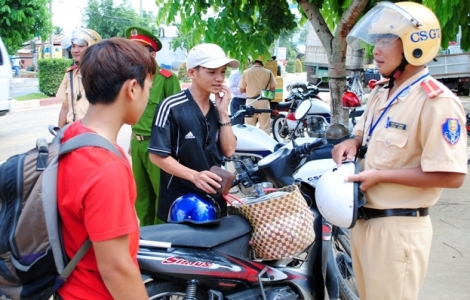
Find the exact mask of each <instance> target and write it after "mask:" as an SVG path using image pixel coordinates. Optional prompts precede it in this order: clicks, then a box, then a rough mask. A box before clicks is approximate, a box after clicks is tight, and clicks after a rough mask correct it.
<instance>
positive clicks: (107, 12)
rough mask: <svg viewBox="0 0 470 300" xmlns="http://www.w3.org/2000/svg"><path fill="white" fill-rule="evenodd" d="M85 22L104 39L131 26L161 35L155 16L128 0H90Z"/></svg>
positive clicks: (122, 32)
mask: <svg viewBox="0 0 470 300" xmlns="http://www.w3.org/2000/svg"><path fill="white" fill-rule="evenodd" d="M0 1H1V0H0ZM83 24H84V27H86V28H90V29H93V30H95V31H96V32H98V33H99V34H100V35H101V37H102V38H103V39H105V38H109V37H116V36H117V37H124V36H125V32H126V29H127V28H128V27H130V26H139V27H142V28H145V29H147V30H149V31H151V32H152V33H153V34H155V35H157V36H159V35H160V32H159V29H158V28H157V27H156V25H155V16H154V15H153V14H152V13H149V12H146V11H143V12H142V16H140V15H139V14H138V13H137V12H136V11H135V10H134V8H133V7H132V4H130V3H129V2H128V1H127V0H124V1H123V2H122V3H121V4H119V5H114V1H113V0H88V3H87V6H86V7H85V10H84V11H83Z"/></svg>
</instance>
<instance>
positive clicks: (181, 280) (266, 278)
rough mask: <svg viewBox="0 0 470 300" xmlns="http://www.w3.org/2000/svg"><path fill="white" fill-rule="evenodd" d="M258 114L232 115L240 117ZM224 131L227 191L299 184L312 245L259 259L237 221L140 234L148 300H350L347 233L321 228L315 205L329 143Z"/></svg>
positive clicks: (299, 111)
mask: <svg viewBox="0 0 470 300" xmlns="http://www.w3.org/2000/svg"><path fill="white" fill-rule="evenodd" d="M311 106H312V102H311V101H304V102H303V104H300V105H298V106H297V108H296V111H295V116H296V119H297V121H298V125H299V126H302V125H301V124H302V120H304V119H305V117H306V116H307V114H308V113H309V112H310V110H311ZM264 112H268V110H256V109H254V108H252V107H247V108H246V109H245V110H243V111H239V113H246V114H247V115H248V116H249V115H250V114H251V115H252V114H254V113H264ZM232 128H233V131H234V133H235V135H236V136H237V147H236V151H235V155H234V156H233V157H232V158H230V159H229V160H228V161H229V162H232V163H233V164H234V167H235V170H236V175H237V177H236V180H235V182H234V184H233V186H234V188H237V189H238V191H240V193H241V194H245V195H250V194H252V193H253V190H254V188H255V187H256V186H258V187H259V185H260V184H261V186H262V185H263V184H265V183H269V184H271V185H272V186H273V187H275V188H280V187H284V186H288V185H292V184H296V183H298V182H300V183H299V187H300V190H301V193H302V195H303V198H304V199H305V200H306V201H307V203H308V204H309V207H310V210H311V212H312V214H313V215H314V231H315V240H314V242H313V243H312V244H311V245H310V246H309V247H307V249H305V250H304V251H302V252H301V253H299V254H298V255H297V256H295V257H292V258H289V259H281V260H260V259H256V258H254V257H253V256H252V252H251V251H250V245H249V241H250V236H251V232H252V228H251V226H250V224H249V223H248V221H247V220H246V219H245V218H243V217H241V216H238V215H229V216H227V217H223V218H222V219H221V220H220V222H219V223H218V224H217V225H212V226H195V225H191V224H161V225H154V226H147V227H143V228H142V229H141V239H142V240H141V243H140V250H139V253H138V261H139V266H140V269H141V273H142V274H143V276H144V277H145V279H146V287H147V292H148V293H149V296H150V299H214V300H216V299H220V300H222V299H229V300H232V299H233V300H238V299H252V300H258V299H265V300H266V299H270V300H274V299H287V300H289V299H325V296H326V294H325V292H326V291H327V293H328V297H329V299H339V298H340V297H341V299H347V300H350V299H358V295H357V290H356V288H355V282H354V274H353V272H352V263H351V258H350V246H349V232H348V230H347V229H345V228H339V227H335V226H333V225H332V224H330V223H328V222H327V221H326V220H325V219H324V218H323V217H322V214H321V213H320V210H319V209H318V207H317V205H316V202H315V186H316V183H317V181H318V179H319V178H320V177H321V176H322V174H323V173H324V172H325V171H327V170H328V169H331V168H332V167H334V162H333V161H332V159H331V148H332V144H331V142H334V141H327V140H325V139H322V138H306V137H304V138H297V139H295V140H293V141H292V142H291V143H289V144H287V145H286V144H281V143H278V142H277V141H275V140H273V139H272V138H271V137H270V136H269V135H267V134H266V133H264V132H263V131H261V130H260V129H259V128H257V127H254V126H250V125H234V126H232ZM294 130H295V129H294ZM177 297H180V298H177Z"/></svg>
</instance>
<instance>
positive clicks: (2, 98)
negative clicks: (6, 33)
mask: <svg viewBox="0 0 470 300" xmlns="http://www.w3.org/2000/svg"><path fill="white" fill-rule="evenodd" d="M11 78H12V71H11V62H10V57H9V56H8V53H7V49H6V48H5V45H4V44H3V41H2V38H0V116H3V115H5V114H6V113H8V112H9V111H10V100H11V97H10V83H11Z"/></svg>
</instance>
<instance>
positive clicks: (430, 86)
mask: <svg viewBox="0 0 470 300" xmlns="http://www.w3.org/2000/svg"><path fill="white" fill-rule="evenodd" d="M420 85H421V88H422V89H423V91H424V92H425V93H426V94H427V95H428V97H429V98H431V99H432V98H435V97H436V96H437V95H440V94H442V93H444V91H443V90H442V89H441V88H440V87H439V86H438V85H437V83H436V81H435V80H434V79H428V78H426V79H424V80H423V81H421V84H420Z"/></svg>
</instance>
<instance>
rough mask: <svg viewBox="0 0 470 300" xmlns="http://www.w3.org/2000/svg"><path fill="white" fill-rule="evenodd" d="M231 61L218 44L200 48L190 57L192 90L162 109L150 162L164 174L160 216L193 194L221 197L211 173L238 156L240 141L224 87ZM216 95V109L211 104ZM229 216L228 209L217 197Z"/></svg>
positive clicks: (234, 65) (167, 101)
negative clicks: (179, 198)
mask: <svg viewBox="0 0 470 300" xmlns="http://www.w3.org/2000/svg"><path fill="white" fill-rule="evenodd" d="M239 65H240V63H239V62H238V61H237V60H235V59H229V58H227V56H226V55H225V53H224V51H223V50H222V48H220V47H219V46H217V45H215V44H200V45H197V46H195V47H194V48H193V49H191V50H190V51H189V53H188V57H187V61H186V68H187V70H188V75H189V77H190V78H191V80H192V85H191V87H190V88H189V89H186V90H184V91H182V92H180V93H178V94H175V95H173V96H171V97H168V98H167V99H165V100H164V101H163V102H162V103H161V104H160V105H159V106H158V108H157V110H156V112H155V118H154V122H153V127H152V135H151V139H150V145H149V153H150V160H151V161H152V162H153V163H154V164H156V165H157V166H159V167H160V168H161V170H162V176H161V188H160V202H159V205H158V211H157V216H158V218H160V219H161V220H167V219H168V212H169V209H170V206H171V204H172V203H173V201H174V200H176V198H178V197H179V196H181V195H183V194H185V193H188V192H198V193H200V194H201V195H204V194H209V195H212V196H215V194H216V191H215V188H219V187H220V184H219V182H220V181H222V179H221V178H220V177H219V176H218V175H216V174H214V173H212V172H210V171H209V169H210V168H211V167H212V166H214V165H217V166H220V165H221V164H222V158H223V157H224V156H226V157H230V156H232V155H233V153H234V151H235V147H236V143H237V142H236V139H235V135H234V134H233V131H232V127H231V123H230V118H229V113H228V106H229V103H230V100H231V94H230V89H229V88H228V87H227V86H226V85H224V84H223V83H224V79H225V71H226V69H227V67H231V68H238V67H239ZM211 94H214V96H215V97H214V98H215V105H214V103H213V102H212V101H211V100H210V98H209V97H210V95H211ZM215 199H216V201H217V202H218V204H219V206H220V208H221V212H222V214H223V215H225V214H226V211H227V204H226V203H225V201H224V200H223V199H221V197H220V195H217V196H216V197H215Z"/></svg>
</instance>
